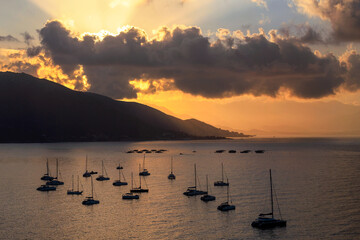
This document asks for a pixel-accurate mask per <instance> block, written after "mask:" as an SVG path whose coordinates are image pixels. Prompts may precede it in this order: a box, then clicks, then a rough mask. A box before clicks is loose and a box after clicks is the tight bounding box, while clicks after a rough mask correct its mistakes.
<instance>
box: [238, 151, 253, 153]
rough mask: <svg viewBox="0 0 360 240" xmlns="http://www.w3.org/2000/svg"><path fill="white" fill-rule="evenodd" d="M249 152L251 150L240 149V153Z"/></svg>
mask: <svg viewBox="0 0 360 240" xmlns="http://www.w3.org/2000/svg"><path fill="white" fill-rule="evenodd" d="M249 152H251V150H244V151H241V152H240V153H249Z"/></svg>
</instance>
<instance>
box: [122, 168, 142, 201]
mask: <svg viewBox="0 0 360 240" xmlns="http://www.w3.org/2000/svg"><path fill="white" fill-rule="evenodd" d="M131 189H133V173H131ZM130 191H131V190H130ZM122 199H139V195H137V194H134V193H133V192H128V193H125V194H123V195H122Z"/></svg>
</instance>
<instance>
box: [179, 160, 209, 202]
mask: <svg viewBox="0 0 360 240" xmlns="http://www.w3.org/2000/svg"><path fill="white" fill-rule="evenodd" d="M194 171H195V186H194V187H188V189H187V190H186V192H184V193H183V194H184V195H186V196H196V195H204V194H207V192H205V191H201V190H197V186H196V183H197V181H196V164H194Z"/></svg>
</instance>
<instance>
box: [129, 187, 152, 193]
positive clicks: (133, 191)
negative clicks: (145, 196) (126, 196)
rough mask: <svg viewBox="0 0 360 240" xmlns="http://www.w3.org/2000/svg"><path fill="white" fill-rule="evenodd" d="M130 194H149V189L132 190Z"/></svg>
mask: <svg viewBox="0 0 360 240" xmlns="http://www.w3.org/2000/svg"><path fill="white" fill-rule="evenodd" d="M130 192H132V193H142V192H149V189H143V188H140V189H131V190H130Z"/></svg>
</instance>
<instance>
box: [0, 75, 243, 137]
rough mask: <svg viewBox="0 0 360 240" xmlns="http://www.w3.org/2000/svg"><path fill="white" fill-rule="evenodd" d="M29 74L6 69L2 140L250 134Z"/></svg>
mask: <svg viewBox="0 0 360 240" xmlns="http://www.w3.org/2000/svg"><path fill="white" fill-rule="evenodd" d="M247 136H248V135H244V134H242V133H237V132H230V131H226V130H222V129H219V128H215V127H213V126H211V125H208V124H206V123H203V122H200V121H198V120H196V119H189V120H181V119H178V118H176V117H173V116H170V115H167V114H165V113H163V112H161V111H159V110H156V109H154V108H151V107H148V106H146V105H143V104H139V103H134V102H123V101H116V100H114V99H111V98H109V97H105V96H102V95H99V94H95V93H90V92H79V91H73V90H70V89H68V88H66V87H64V86H62V85H60V84H57V83H54V82H51V81H48V80H45V79H38V78H35V77H33V76H31V75H27V74H25V73H12V72H0V142H67V141H125V140H127V141H132V140H162V139H164V140H166V139H199V138H224V137H247Z"/></svg>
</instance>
